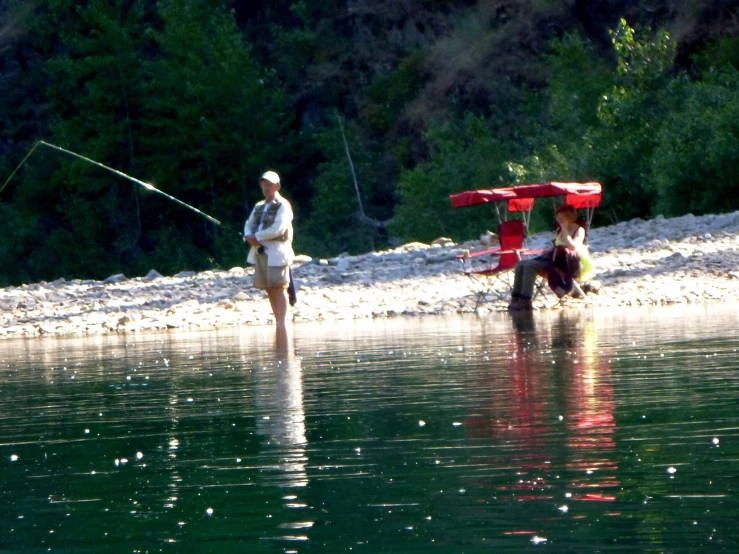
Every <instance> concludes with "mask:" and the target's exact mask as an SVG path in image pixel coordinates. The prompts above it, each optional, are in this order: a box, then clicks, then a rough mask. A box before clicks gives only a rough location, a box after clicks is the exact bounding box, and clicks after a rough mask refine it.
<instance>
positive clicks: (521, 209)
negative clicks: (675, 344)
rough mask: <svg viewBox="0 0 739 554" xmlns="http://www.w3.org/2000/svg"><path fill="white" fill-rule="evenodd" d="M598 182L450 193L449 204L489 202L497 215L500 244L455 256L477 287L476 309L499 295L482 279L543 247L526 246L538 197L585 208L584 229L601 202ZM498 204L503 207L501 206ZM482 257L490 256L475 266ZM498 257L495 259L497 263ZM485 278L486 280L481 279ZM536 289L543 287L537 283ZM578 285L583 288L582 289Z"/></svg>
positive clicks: (495, 274)
mask: <svg viewBox="0 0 739 554" xmlns="http://www.w3.org/2000/svg"><path fill="white" fill-rule="evenodd" d="M601 195H602V193H601V185H600V184H599V183H592V182H591V183H559V182H552V183H543V184H536V185H519V186H515V187H508V188H499V189H490V190H473V191H466V192H461V193H458V194H452V195H450V196H449V198H450V200H451V202H452V207H454V208H463V207H468V206H475V205H478V204H490V203H492V204H493V205H494V206H495V211H496V214H497V218H498V237H499V239H500V247H497V248H490V249H487V250H482V251H479V252H473V253H469V252H465V253H463V254H460V255H458V256H457V258H458V259H460V260H461V261H462V263H463V266H464V273H465V275H467V276H468V277H470V278H471V279H472V280H473V281H474V282H475V283H476V284H477V285H478V286H479V287H480V290H479V292H478V297H477V302H476V304H475V309H477V308H478V307H479V306H480V305H481V304H482V303H483V302H485V301H487V300H488V298H489V295H490V294H491V293H493V294H494V296H495V297H496V298H501V296H502V295H501V294H500V293H495V291H493V290H492V289H491V287H490V283H489V282H488V283H486V282H485V281H486V280H487V279H485V278H487V277H500V276H501V275H502V274H505V273H506V272H508V271H510V270H511V269H513V268H514V267H515V266H516V264H517V263H518V262H519V261H520V260H521V259H524V258H525V257H527V256H532V255H538V254H540V253H541V252H542V250H530V249H528V248H526V246H525V239H526V236H527V233H528V228H529V222H530V221H531V212H532V210H533V208H534V202H535V200H536V199H537V198H546V197H551V198H552V201H553V203H554V207H555V210H556V208H557V202H558V200H559V202H560V203H561V204H564V203H567V204H570V205H572V206H573V207H574V208H575V209H578V210H583V211H584V212H585V219H584V220H583V222H582V224H583V226H584V228H585V233H586V237H587V233H588V232H589V230H590V225H591V223H592V220H593V214H594V212H595V208H597V207H598V206H599V205H600V201H601ZM501 207H502V208H503V210H501ZM511 213H520V214H521V219H511V220H509V219H508V216H509V214H511ZM478 258H482V259H484V260H488V259H489V260H490V261H489V262H488V263H487V264H486V265H485V266H484V267H482V268H480V267H477V268H475V265H474V260H476V259H478ZM496 261H497V263H496ZM484 279H485V280H484ZM538 288H539V290H540V291H541V290H542V287H541V285H539V287H538ZM578 289H579V290H580V292H582V289H580V288H579V285H578Z"/></svg>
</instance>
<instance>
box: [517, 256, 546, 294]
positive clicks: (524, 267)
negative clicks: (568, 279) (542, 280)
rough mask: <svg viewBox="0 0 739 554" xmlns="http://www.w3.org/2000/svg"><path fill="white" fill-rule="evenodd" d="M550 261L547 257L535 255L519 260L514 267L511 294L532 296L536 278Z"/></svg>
mask: <svg viewBox="0 0 739 554" xmlns="http://www.w3.org/2000/svg"><path fill="white" fill-rule="evenodd" d="M551 263H552V261H551V260H550V259H549V258H548V257H544V256H537V257H535V258H529V259H528V260H521V261H520V262H518V263H517V264H516V268H515V269H514V278H513V290H512V291H511V296H512V297H513V298H514V299H515V298H522V299H523V300H531V299H532V298H533V296H534V285H535V284H536V278H537V277H538V276H539V273H541V272H542V271H543V270H544V269H546V268H547V267H548V266H549V264H551Z"/></svg>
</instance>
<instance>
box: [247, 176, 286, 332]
mask: <svg viewBox="0 0 739 554" xmlns="http://www.w3.org/2000/svg"><path fill="white" fill-rule="evenodd" d="M259 184H260V186H261V187H262V192H263V193H264V200H263V201H261V202H259V203H258V204H257V205H256V206H254V209H253V210H252V212H251V215H250V216H249V219H247V221H246V224H245V225H244V240H245V241H246V242H248V243H249V244H250V245H251V249H250V250H249V256H248V258H247V261H248V262H249V263H250V264H254V266H255V268H254V287H256V288H258V289H262V290H265V291H266V292H267V296H268V297H269V303H270V305H271V306H272V313H273V314H274V316H275V322H276V323H277V325H278V326H282V327H284V325H285V320H286V318H287V305H288V294H287V289H288V286H289V284H290V264H291V263H292V261H293V258H295V253H294V252H293V247H292V240H293V226H292V221H293V209H292V206H291V205H290V202H288V201H287V200H285V199H284V198H283V197H282V196H281V195H280V193H279V190H280V176H279V175H277V173H275V172H274V171H267V172H265V174H264V175H262V178H261V179H260V181H259Z"/></svg>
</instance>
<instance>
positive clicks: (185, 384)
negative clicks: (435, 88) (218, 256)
mask: <svg viewBox="0 0 739 554" xmlns="http://www.w3.org/2000/svg"><path fill="white" fill-rule="evenodd" d="M736 315H737V310H736V307H734V306H724V305H715V306H707V307H682V308H670V309H665V308H663V309H659V310H646V309H645V310H621V311H606V310H597V311H592V312H591V311H569V312H562V313H553V314H534V315H533V317H530V318H527V317H526V316H521V317H519V318H517V319H512V318H511V317H510V316H508V315H507V314H491V315H489V316H487V317H484V318H476V317H473V316H470V317H452V318H423V319H402V320H401V319H396V320H389V321H374V322H360V323H354V322H345V323H342V324H323V325H318V324H316V325H298V326H296V327H295V329H294V332H293V333H292V334H291V336H290V337H287V338H285V337H280V340H276V337H275V336H274V331H273V330H272V329H270V328H268V327H265V328H258V329H254V328H241V329H232V330H228V331H223V332H209V333H199V334H194V333H193V334H163V335H144V336H141V335H138V336H137V335H130V336H127V337H96V338H94V337H93V338H83V339H80V338H77V339H58V340H56V339H45V340H32V341H5V342H2V343H0V353H1V354H0V410H2V420H1V421H0V432H1V434H0V468H1V469H2V471H1V472H0V498H1V501H0V552H2V553H6V552H39V553H40V552H69V553H92V552H104V553H117V552H214V553H231V552H250V553H251V552H256V553H260V552H265V553H266V552H277V553H285V552H294V553H304V552H315V553H330V552H366V553H383V552H393V553H404V554H405V553H416V552H418V553H425V554H427V553H431V552H440V553H441V552H444V553H447V552H449V553H489V552H528V551H531V552H537V551H550V552H693V551H697V550H699V549H700V550H709V551H723V552H736V551H739V523H737V522H739V503H737V487H739V361H737V360H738V359H739V356H738V352H739V331H738V330H737V329H736V322H737V317H736Z"/></svg>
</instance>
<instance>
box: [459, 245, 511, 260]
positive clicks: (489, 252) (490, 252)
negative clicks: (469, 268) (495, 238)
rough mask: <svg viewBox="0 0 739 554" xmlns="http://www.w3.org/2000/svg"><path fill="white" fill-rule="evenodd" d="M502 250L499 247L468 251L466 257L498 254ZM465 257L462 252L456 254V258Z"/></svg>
mask: <svg viewBox="0 0 739 554" xmlns="http://www.w3.org/2000/svg"><path fill="white" fill-rule="evenodd" d="M501 252H503V251H502V250H501V249H500V247H497V248H489V249H487V250H481V251H479V252H470V253H469V254H468V255H467V256H466V257H468V258H477V257H478V256H498V255H500V254H501ZM464 257H465V255H464V254H457V256H456V258H457V259H458V260H461V259H463V258H464Z"/></svg>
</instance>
